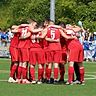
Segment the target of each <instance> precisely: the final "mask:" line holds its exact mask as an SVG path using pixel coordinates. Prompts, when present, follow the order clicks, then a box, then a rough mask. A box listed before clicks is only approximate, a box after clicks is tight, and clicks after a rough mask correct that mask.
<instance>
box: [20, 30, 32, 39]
mask: <svg viewBox="0 0 96 96" xmlns="http://www.w3.org/2000/svg"><path fill="white" fill-rule="evenodd" d="M30 35H31V32H27V33H26V35H25V36H21V37H19V39H27V38H29V37H30Z"/></svg>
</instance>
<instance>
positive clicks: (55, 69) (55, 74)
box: [54, 68, 58, 79]
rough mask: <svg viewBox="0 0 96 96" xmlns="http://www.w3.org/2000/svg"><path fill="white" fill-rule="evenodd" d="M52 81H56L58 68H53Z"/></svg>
mask: <svg viewBox="0 0 96 96" xmlns="http://www.w3.org/2000/svg"><path fill="white" fill-rule="evenodd" d="M54 79H58V68H54Z"/></svg>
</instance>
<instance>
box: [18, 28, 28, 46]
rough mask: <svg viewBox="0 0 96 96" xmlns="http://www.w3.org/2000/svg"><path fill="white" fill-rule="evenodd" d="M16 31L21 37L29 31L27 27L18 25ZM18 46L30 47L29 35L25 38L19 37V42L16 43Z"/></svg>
mask: <svg viewBox="0 0 96 96" xmlns="http://www.w3.org/2000/svg"><path fill="white" fill-rule="evenodd" d="M18 31H19V32H20V37H21V36H22V37H23V36H25V35H26V34H27V33H28V32H30V30H29V29H28V27H20V28H19V30H18ZM18 48H30V37H28V38H26V39H20V40H19V44H18Z"/></svg>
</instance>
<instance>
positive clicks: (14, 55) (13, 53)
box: [9, 47, 19, 62]
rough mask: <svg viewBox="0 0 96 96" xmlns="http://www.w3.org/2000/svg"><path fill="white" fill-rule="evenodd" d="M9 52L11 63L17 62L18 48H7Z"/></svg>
mask: <svg viewBox="0 0 96 96" xmlns="http://www.w3.org/2000/svg"><path fill="white" fill-rule="evenodd" d="M9 51H10V55H11V61H12V62H15V61H18V60H19V59H18V58H19V55H18V48H15V47H10V48H9Z"/></svg>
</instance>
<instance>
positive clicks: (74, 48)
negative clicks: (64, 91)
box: [66, 25, 84, 85]
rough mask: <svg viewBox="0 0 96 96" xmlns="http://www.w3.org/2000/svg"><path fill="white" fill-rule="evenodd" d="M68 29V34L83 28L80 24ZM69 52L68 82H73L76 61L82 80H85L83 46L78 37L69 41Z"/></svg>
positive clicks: (69, 83) (74, 33) (70, 83)
mask: <svg viewBox="0 0 96 96" xmlns="http://www.w3.org/2000/svg"><path fill="white" fill-rule="evenodd" d="M67 28H68V29H66V32H67V35H71V36H72V35H76V32H78V31H79V30H81V28H79V27H78V26H71V25H70V26H68V27H67ZM67 44H68V45H67V46H68V54H69V58H68V61H69V66H68V82H67V83H66V84H68V85H72V84H73V81H72V80H73V74H74V63H75V62H76V63H77V64H78V66H79V72H80V82H81V84H83V82H84V66H83V57H84V56H83V46H82V45H81V44H80V42H79V40H78V39H72V40H68V41H67Z"/></svg>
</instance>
